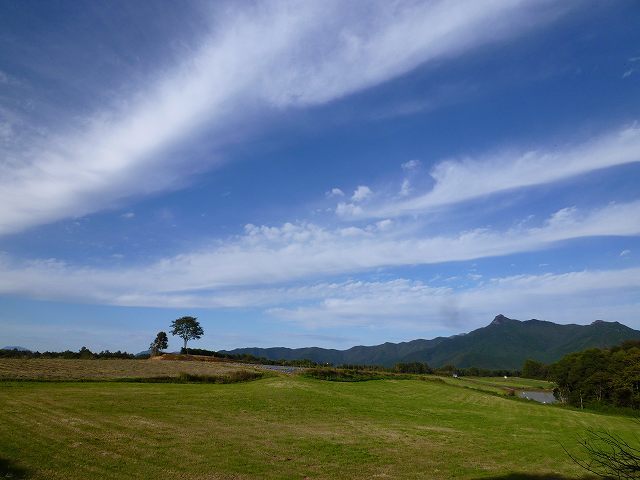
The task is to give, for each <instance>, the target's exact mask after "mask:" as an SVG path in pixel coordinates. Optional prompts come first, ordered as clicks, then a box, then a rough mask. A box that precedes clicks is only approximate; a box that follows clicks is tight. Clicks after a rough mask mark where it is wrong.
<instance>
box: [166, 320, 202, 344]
mask: <svg viewBox="0 0 640 480" xmlns="http://www.w3.org/2000/svg"><path fill="white" fill-rule="evenodd" d="M171 335H174V336H178V337H180V338H182V340H184V348H185V350H186V348H187V342H188V341H189V340H197V339H199V338H200V337H202V335H204V330H203V329H202V327H201V326H200V323H199V322H198V319H197V318H196V317H188V316H187V317H180V318H177V319H176V320H174V321H173V322H171Z"/></svg>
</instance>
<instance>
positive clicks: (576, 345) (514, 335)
mask: <svg viewBox="0 0 640 480" xmlns="http://www.w3.org/2000/svg"><path fill="white" fill-rule="evenodd" d="M631 339H640V331H638V330H634V329H632V328H629V327H627V326H625V325H623V324H621V323H619V322H605V321H603V320H596V321H595V322H593V323H591V324H590V325H576V324H568V325H560V324H557V323H553V322H547V321H544V320H536V319H533V320H526V321H519V320H514V319H511V318H507V317H505V316H504V315H498V316H496V317H495V318H494V319H493V321H492V322H491V323H490V324H489V325H487V326H486V327H482V328H478V329H477V330H473V331H471V332H469V333H466V334H461V335H454V336H452V337H437V338H433V339H431V340H424V339H418V340H412V341H409V342H401V343H389V342H387V343H383V344H382V345H375V346H356V347H352V348H349V349H348V350H335V349H326V348H319V347H308V348H293V349H292V348H285V347H275V348H238V349H235V350H227V351H224V353H232V354H251V355H254V356H256V357H265V358H268V359H271V360H281V359H284V360H298V359H308V360H312V361H314V362H318V363H332V364H334V365H339V364H356V365H384V366H392V365H394V364H396V363H398V362H426V363H428V364H429V365H431V366H432V367H441V366H443V365H455V366H456V367H459V368H467V367H478V368H488V369H509V370H515V369H519V368H521V367H522V364H523V363H524V361H525V360H527V359H529V358H531V359H534V360H538V361H540V362H544V363H552V362H555V361H557V360H559V359H560V358H562V357H563V356H564V355H566V354H568V353H571V352H575V351H580V350H584V349H587V348H593V347H598V348H605V347H610V346H613V345H616V344H619V343H621V342H623V341H625V340H631Z"/></svg>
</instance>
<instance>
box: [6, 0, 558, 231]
mask: <svg viewBox="0 0 640 480" xmlns="http://www.w3.org/2000/svg"><path fill="white" fill-rule="evenodd" d="M243 5H244V6H245V7H246V5H247V4H243ZM246 8H249V9H250V10H249V11H244V12H234V11H233V8H228V7H225V8H222V7H221V8H220V9H219V11H217V12H216V15H215V16H214V17H215V19H216V21H215V26H214V27H213V28H212V29H213V30H214V33H213V34H212V36H211V38H206V39H203V41H202V44H201V47H200V48H199V50H198V51H195V52H193V54H192V55H191V56H187V58H185V60H184V63H183V64H182V65H181V66H178V67H176V68H174V69H173V70H169V71H163V72H162V73H161V74H160V75H159V77H158V78H157V80H156V81H155V83H154V82H152V83H151V84H150V85H145V89H144V91H142V92H140V91H136V92H130V94H129V95H128V96H127V97H126V98H119V99H117V100H118V105H119V107H110V106H106V107H105V109H104V110H103V111H98V112H95V114H94V115H93V116H92V117H91V118H84V119H81V120H80V121H79V122H77V123H74V120H72V119H71V117H72V116H70V117H69V118H65V117H64V116H61V117H60V126H52V130H55V131H57V134H55V135H54V134H51V133H46V138H45V140H43V141H40V140H39V139H36V138H25V139H24V144H23V145H20V146H18V147H17V148H12V149H11V150H10V151H3V152H0V153H2V155H0V158H2V159H3V160H2V162H3V163H2V164H1V165H0V198H2V199H3V201H2V203H0V234H6V233H12V232H18V231H21V230H24V229H26V228H29V227H32V226H35V225H41V224H45V223H49V222H53V221H56V220H59V219H63V218H68V217H74V216H82V215H86V214H89V213H92V212H95V211H98V210H101V209H104V208H110V207H113V206H114V205H117V204H119V203H122V202H124V201H125V200H126V199H128V198H129V197H132V196H139V195H148V194H152V193H155V192H160V191H164V190H167V189H175V188H179V187H181V186H183V184H184V182H185V177H189V175H190V174H193V173H194V172H196V171H198V170H199V169H202V168H211V167H212V166H214V165H215V164H216V163H217V162H218V161H219V159H217V158H215V157H214V158H212V160H210V163H209V164H207V165H199V166H195V165H185V164H184V163H183V162H184V160H182V158H183V156H181V155H170V154H169V152H170V151H172V150H171V149H173V148H175V147H176V146H177V145H178V144H180V143H181V142H185V141H186V140H188V139H189V138H190V136H193V135H196V134H197V133H198V132H199V131H200V129H202V128H203V127H204V126H205V125H206V127H207V135H208V138H212V139H213V140H212V141H213V142H217V143H220V142H221V140H220V138H219V137H218V136H216V134H217V133H219V132H221V129H223V128H224V125H228V124H229V122H230V121H232V120H233V119H235V120H236V121H240V119H241V117H242V115H243V112H250V113H247V115H249V114H252V113H251V112H253V111H255V110H256V109H263V110H270V111H273V110H274V109H275V110H278V109H285V108H291V107H304V106H308V105H314V104H320V103H324V102H328V101H330V100H333V99H336V98H340V97H342V96H345V95H348V94H350V93H352V92H355V91H358V90H360V89H363V88H367V87H370V86H372V85H375V84H379V83H381V82H384V81H386V80H388V79H390V78H393V77H395V76H398V75H401V74H403V73H406V72H408V71H410V70H411V69H413V68H415V67H417V66H418V65H420V64H423V63H425V62H429V61H435V60H438V61H439V60H442V59H445V58H451V57H455V56H457V55H462V54H465V53H467V52H469V51H471V50H473V49H476V48H478V47H480V46H483V45H486V44H488V43H491V42H496V41H500V40H502V39H505V38H509V37H511V36H513V35H519V34H521V33H522V32H523V31H526V30H527V29H529V28H533V27H535V26H537V25H539V24H541V23H545V22H547V21H549V20H551V19H553V18H556V17H557V15H559V14H561V13H564V11H565V10H567V7H566V6H565V5H558V4H557V2H551V1H548V2H540V1H537V2H535V1H530V2H523V1H516V0H499V1H498V0H474V1H469V2H459V3H450V2H443V1H436V2H429V3H425V2H386V1H378V2H366V3H365V2H352V3H349V5H348V8H345V5H344V3H343V2H340V1H331V2H302V3H289V2H276V3H259V4H257V5H255V6H253V7H246ZM487 24H491V28H487V27H486V26H487ZM247 106H249V107H250V108H245V107H247ZM216 139H217V140H216Z"/></svg>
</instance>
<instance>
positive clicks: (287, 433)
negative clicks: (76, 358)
mask: <svg viewBox="0 0 640 480" xmlns="http://www.w3.org/2000/svg"><path fill="white" fill-rule="evenodd" d="M586 427H594V428H609V429H612V430H615V431H616V432H618V433H620V434H622V435H624V436H626V437H631V436H632V434H633V430H634V428H637V425H635V424H634V423H633V421H632V420H631V419H629V418H624V417H617V416H604V415H597V414H594V413H589V412H577V411H574V410H567V409H562V408H554V407H549V406H544V405H537V404H532V403H525V402H518V401H513V400H509V399H507V398H502V397H500V396H497V395H490V394H487V393H483V392H479V391H475V390H471V389H465V388H459V387H456V386H452V385H447V384H445V383H442V382H429V381H420V380H389V379H383V380H378V381H372V382H353V383H352V382H324V381H319V380H316V379H310V378H306V377H304V376H285V375H278V376H272V377H269V378H265V379H263V380H258V381H255V382H248V383H235V384H230V385H217V384H141V383H113V382H98V383H59V382H53V383H51V382H44V383H40V382H0V432H2V434H1V435H0V460H2V461H1V462H0V464H2V462H4V463H5V464H6V465H10V467H11V468H12V469H14V471H16V472H20V473H21V474H23V475H25V476H28V477H30V478H34V479H85V478H104V479H129V478H178V479H219V478H225V479H226V478H240V479H242V478H301V479H302V478H323V479H324V478H327V479H328V478H367V479H369V478H505V479H506V478H534V477H526V476H522V475H524V474H531V475H534V474H536V475H551V474H553V475H557V476H559V475H563V476H566V477H569V478H576V477H578V476H580V475H582V472H581V471H580V470H579V469H578V468H577V467H576V466H575V465H574V464H573V463H572V462H571V460H570V459H569V458H568V457H567V456H566V454H565V453H564V452H563V451H562V448H561V447H560V444H561V443H562V444H564V445H567V446H572V445H575V444H576V437H577V435H579V434H580V433H581V432H582V431H583V430H584V429H585V428H586ZM536 478H537V477H536ZM554 478H555V477H554Z"/></svg>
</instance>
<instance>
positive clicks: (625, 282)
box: [269, 268, 640, 331]
mask: <svg viewBox="0 0 640 480" xmlns="http://www.w3.org/2000/svg"><path fill="white" fill-rule="evenodd" d="M318 290H323V296H319V297H318V298H319V299H318V301H315V302H310V303H308V304H306V305H303V306H299V307H289V308H282V307H276V308H272V309H270V310H269V311H270V313H271V314H272V315H273V316H275V317H277V318H281V319H283V320H287V321H292V322H296V323H301V324H303V325H304V326H306V327H313V328H320V327H336V326H342V327H344V326H347V325H358V326H368V327H377V328H385V327H387V328H390V327H391V326H393V328H394V329H395V328H406V329H411V330H425V331H428V330H442V329H443V328H447V329H451V328H455V329H462V330H467V329H472V328H477V327H480V326H484V325H486V324H487V323H488V322H489V320H490V319H491V318H493V316H495V315H496V314H497V313H500V312H503V313H507V314H508V316H510V317H512V318H517V319H520V320H528V319H530V318H539V319H544V320H550V321H555V322H559V323H572V322H575V323H583V324H584V323H590V322H591V321H593V320H596V319H606V320H609V321H616V320H617V321H621V322H624V323H626V324H628V323H629V320H630V319H633V318H637V317H638V313H640V303H639V302H638V293H640V269H638V268H632V269H625V270H604V271H581V272H569V273H560V274H545V275H519V276H511V277H501V278H494V279H490V280H489V281H487V282H483V283H482V284H480V285H478V286H474V287H471V288H468V289H465V290H461V291H455V290H454V289H452V288H447V287H432V286H429V285H427V284H425V283H423V282H419V281H411V280H407V279H395V280H391V281H386V282H349V283H347V284H344V285H330V286H329V285H325V286H318ZM316 293H318V292H316ZM309 298H310V299H312V298H313V297H312V296H310V297H309ZM634 326H636V327H637V326H640V325H638V324H637V323H636V325H634Z"/></svg>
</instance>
